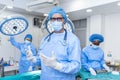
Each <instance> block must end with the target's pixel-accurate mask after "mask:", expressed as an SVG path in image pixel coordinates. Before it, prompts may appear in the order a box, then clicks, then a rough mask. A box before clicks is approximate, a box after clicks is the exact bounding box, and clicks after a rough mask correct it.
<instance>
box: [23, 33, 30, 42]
mask: <svg viewBox="0 0 120 80" xmlns="http://www.w3.org/2000/svg"><path fill="white" fill-rule="evenodd" d="M26 38H29V39H30V40H31V41H32V35H31V34H26V36H25V38H24V40H25V39H26Z"/></svg>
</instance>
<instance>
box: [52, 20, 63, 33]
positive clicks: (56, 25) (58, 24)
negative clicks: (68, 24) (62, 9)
mask: <svg viewBox="0 0 120 80" xmlns="http://www.w3.org/2000/svg"><path fill="white" fill-rule="evenodd" d="M51 25H52V27H53V29H54V31H60V30H61V29H62V22H60V21H54V22H51Z"/></svg>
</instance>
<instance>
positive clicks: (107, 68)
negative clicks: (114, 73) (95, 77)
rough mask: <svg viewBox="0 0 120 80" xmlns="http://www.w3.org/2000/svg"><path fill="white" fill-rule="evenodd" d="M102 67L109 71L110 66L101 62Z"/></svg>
mask: <svg viewBox="0 0 120 80" xmlns="http://www.w3.org/2000/svg"><path fill="white" fill-rule="evenodd" d="M103 67H104V68H105V70H107V71H108V72H110V68H109V67H108V66H107V65H106V64H103Z"/></svg>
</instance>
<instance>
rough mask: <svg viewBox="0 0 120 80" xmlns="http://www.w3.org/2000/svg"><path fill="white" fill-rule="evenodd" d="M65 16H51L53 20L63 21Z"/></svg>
mask: <svg viewBox="0 0 120 80" xmlns="http://www.w3.org/2000/svg"><path fill="white" fill-rule="evenodd" d="M63 19H64V18H63V17H57V18H51V19H50V20H51V21H56V20H57V21H62V20H63Z"/></svg>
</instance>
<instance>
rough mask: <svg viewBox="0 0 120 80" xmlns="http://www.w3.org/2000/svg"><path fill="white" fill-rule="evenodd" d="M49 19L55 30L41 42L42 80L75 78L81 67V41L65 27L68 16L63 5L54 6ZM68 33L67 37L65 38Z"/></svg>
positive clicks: (73, 79) (70, 79)
mask: <svg viewBox="0 0 120 80" xmlns="http://www.w3.org/2000/svg"><path fill="white" fill-rule="evenodd" d="M48 20H49V21H50V23H51V26H52V27H53V29H54V31H53V33H50V35H49V36H48V37H45V38H43V39H42V41H41V44H40V48H39V53H38V54H39V55H40V59H41V70H42V71H41V76H40V80H75V74H76V73H77V72H78V71H79V70H80V68H81V61H80V60H81V59H80V57H81V56H80V55H81V47H80V41H79V39H78V38H77V37H76V36H75V35H74V34H73V33H72V32H69V31H67V30H65V29H64V24H65V22H66V21H67V16H66V13H65V11H64V10H63V9H62V8H61V7H59V6H56V7H54V8H53V9H52V10H51V11H50V13H49V15H48ZM66 33H67V36H66V38H67V39H66V40H64V38H65V34H66Z"/></svg>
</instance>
